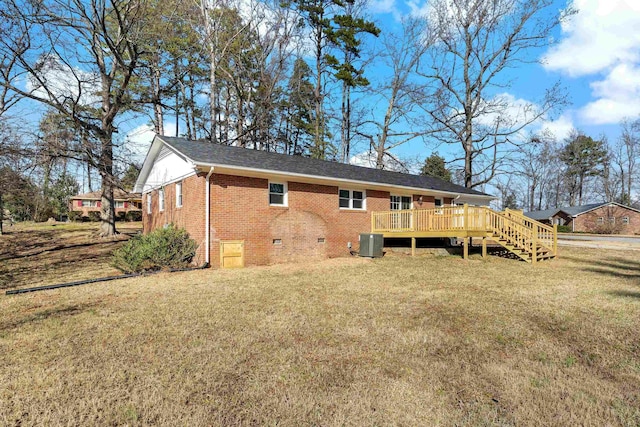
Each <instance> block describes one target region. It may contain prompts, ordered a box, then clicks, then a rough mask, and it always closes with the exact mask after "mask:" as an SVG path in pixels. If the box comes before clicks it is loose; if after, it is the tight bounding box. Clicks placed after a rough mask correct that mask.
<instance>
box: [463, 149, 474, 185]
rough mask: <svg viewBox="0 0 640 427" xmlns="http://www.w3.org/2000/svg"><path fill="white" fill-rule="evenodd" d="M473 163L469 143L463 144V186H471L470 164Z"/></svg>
mask: <svg viewBox="0 0 640 427" xmlns="http://www.w3.org/2000/svg"><path fill="white" fill-rule="evenodd" d="M472 163H473V151H472V146H471V144H470V143H467V144H465V147H464V186H465V187H467V188H471V187H472V185H473V182H472V174H471V173H472V172H471V171H472V169H471V166H472Z"/></svg>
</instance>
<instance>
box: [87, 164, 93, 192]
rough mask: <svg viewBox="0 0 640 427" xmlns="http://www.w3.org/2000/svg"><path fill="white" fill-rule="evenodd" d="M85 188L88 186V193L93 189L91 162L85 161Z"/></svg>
mask: <svg viewBox="0 0 640 427" xmlns="http://www.w3.org/2000/svg"><path fill="white" fill-rule="evenodd" d="M87 188H89V193H91V192H92V191H93V186H92V185H91V164H90V163H89V161H87Z"/></svg>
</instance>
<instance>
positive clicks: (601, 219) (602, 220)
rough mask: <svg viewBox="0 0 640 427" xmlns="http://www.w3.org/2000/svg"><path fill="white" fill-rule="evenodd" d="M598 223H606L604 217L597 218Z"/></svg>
mask: <svg viewBox="0 0 640 427" xmlns="http://www.w3.org/2000/svg"><path fill="white" fill-rule="evenodd" d="M596 224H604V218H603V217H601V216H599V217H598V219H596Z"/></svg>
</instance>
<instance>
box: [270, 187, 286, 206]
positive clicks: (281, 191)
mask: <svg viewBox="0 0 640 427" xmlns="http://www.w3.org/2000/svg"><path fill="white" fill-rule="evenodd" d="M269 204H270V205H271V206H287V183H286V182H269Z"/></svg>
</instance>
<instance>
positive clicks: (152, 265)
mask: <svg viewBox="0 0 640 427" xmlns="http://www.w3.org/2000/svg"><path fill="white" fill-rule="evenodd" d="M197 247H198V245H197V244H196V242H195V241H194V240H193V239H191V238H190V237H189V234H188V233H187V232H186V231H185V230H184V229H181V228H175V227H174V226H173V224H170V225H169V226H167V227H166V228H159V229H157V230H155V231H153V232H151V233H149V234H146V235H140V236H135V237H133V238H132V239H131V240H129V241H128V242H127V243H125V244H124V245H123V246H122V247H121V248H119V249H117V250H116V251H114V253H113V259H112V262H111V265H112V266H114V267H116V268H117V269H119V270H122V271H124V272H126V273H133V272H136V273H137V272H141V271H149V270H161V269H163V268H183V267H187V266H188V265H189V264H190V263H191V261H192V260H193V257H194V256H195V254H196V248H197Z"/></svg>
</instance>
